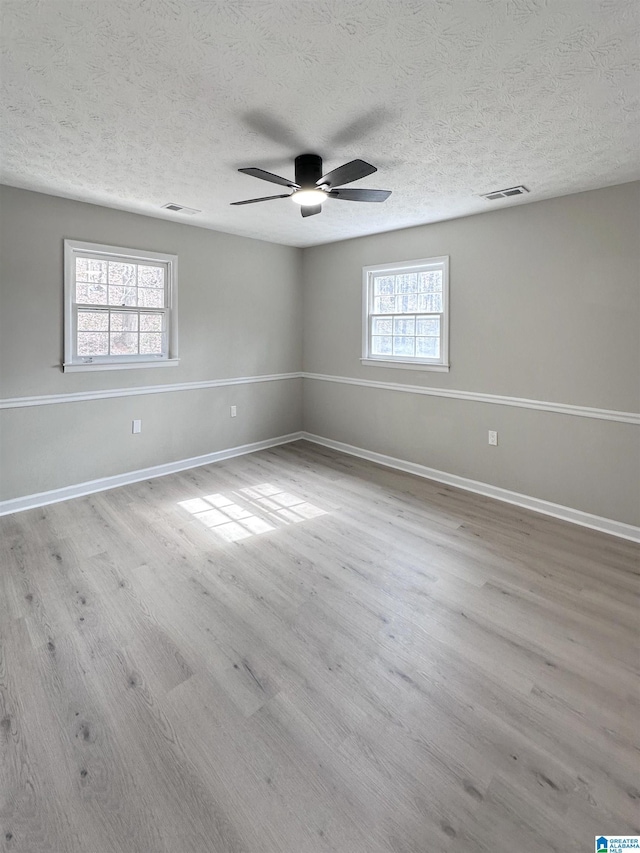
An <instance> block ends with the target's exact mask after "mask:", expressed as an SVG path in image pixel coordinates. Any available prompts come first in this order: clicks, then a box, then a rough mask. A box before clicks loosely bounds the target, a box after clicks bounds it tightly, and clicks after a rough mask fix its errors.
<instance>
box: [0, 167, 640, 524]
mask: <svg viewBox="0 0 640 853" xmlns="http://www.w3.org/2000/svg"><path fill="white" fill-rule="evenodd" d="M0 205H1V209H2V229H1V238H2V244H1V250H2V274H1V276H0V376H1V379H2V389H1V392H0V396H1V397H2V398H10V397H20V396H32V395H33V396H36V395H48V394H68V393H74V392H77V391H92V390H106V389H111V388H128V387H136V386H149V385H156V384H158V385H166V384H173V383H181V382H193V381H200V380H212V379H224V378H233V377H240V376H252V375H256V374H274V373H289V372H297V371H299V370H300V369H302V368H303V366H304V370H306V371H308V372H311V373H319V374H327V375H332V376H342V377H351V378H355V379H364V380H377V381H383V382H391V383H395V384H397V385H400V386H402V385H422V386H426V387H431V388H445V389H455V390H460V391H471V392H480V393H486V394H498V395H505V396H510V397H522V398H528V399H533V400H541V401H547V402H555V403H561V404H573V405H576V406H589V407H596V408H602V409H611V410H620V411H625V412H637V411H638V408H639V407H640V383H639V381H638V375H639V370H638V368H639V367H640V335H639V326H640V304H639V303H640V283H639V271H640V258H639V246H640V240H638V233H639V232H638V227H639V224H640V184H625V185H622V186H618V187H610V188H607V189H603V190H597V191H595V192H589V193H582V194H580V195H574V196H566V197H564V198H559V199H552V200H550V201H544V202H539V203H534V204H527V205H522V206H518V207H513V208H509V209H504V210H497V211H491V212H488V213H486V214H483V215H478V216H473V217H469V218H465V219H458V220H453V221H449V222H443V223H438V224H435V225H428V226H422V227H419V228H412V229H407V230H403V231H396V232H388V233H386V234H380V235H376V236H372V237H365V238H360V239H356V240H350V241H345V242H341V243H334V244H330V245H326V246H320V247H315V248H310V249H305V250H302V251H301V250H298V249H292V248H287V247H283V246H278V245H275V244H271V243H264V242H260V241H256V240H249V239H244V238H241V237H235V236H231V235H227V234H222V233H218V232H214V231H210V230H206V229H200V228H197V227H193V226H192V225H180V224H176V223H173V222H168V221H165V220H161V219H153V218H148V217H143V216H139V215H134V214H128V213H124V212H121V211H116V210H111V209H107V208H101V207H97V206H94V205H87V204H80V203H77V202H73V201H69V200H65V199H59V198H54V197H51V196H45V195H40V194H37V193H30V192H25V191H23V190H17V189H13V188H8V187H4V188H1V189H0ZM65 237H71V238H76V239H79V240H87V241H93V242H98V243H100V242H102V243H110V244H115V245H122V246H131V247H134V248H145V249H150V250H156V251H164V252H175V253H177V254H178V255H179V264H180V300H179V301H180V305H179V310H180V359H181V363H180V365H179V367H177V368H166V369H147V370H129V371H126V370H125V371H105V372H100V373H97V374H88V373H71V374H63V373H62V372H61V369H60V362H61V359H62V347H63V340H62V309H63V301H62V240H63V238H65ZM437 255H449V256H450V258H451V365H452V367H451V371H450V372H449V373H448V374H443V373H435V372H420V371H413V370H411V371H409V370H406V371H405V370H393V369H389V368H378V367H376V368H370V367H363V366H362V365H361V364H360V360H359V359H360V354H361V271H362V267H363V266H364V265H370V264H374V263H385V262H391V261H396V260H407V259H410V258H422V257H431V256H437ZM302 291H304V293H303V292H302ZM303 330H304V336H303V335H302V331H303ZM303 338H304V340H303ZM303 344H304V358H303V356H302V348H303ZM302 385H303V382H302V380H300V379H292V380H283V381H279V382H269V383H264V384H252V385H242V386H233V387H225V388H210V389H203V390H197V391H194V390H189V391H178V392H172V393H162V394H157V395H155V394H154V395H148V396H138V395H136V396H130V397H123V398H117V399H103V400H95V401H87V402H81V403H60V404H56V405H49V406H39V407H24V408H15V409H5V410H2V411H0V431H1V435H0V449H1V456H0V500H6V499H10V498H14V497H20V496H23V495H29V494H33V493H35V492H40V491H45V490H48V489H55V488H60V487H63V486H67V485H73V484H76V483H81V482H83V481H86V480H90V479H94V478H99V477H105V476H110V475H114V474H119V473H124V472H127V471H131V470H135V469H139V468H145V467H148V466H152V465H159V464H163V463H166V462H172V461H176V460H180V459H185V458H190V457H193V456H199V455H202V454H206V453H210V452H213V451H216V450H222V449H224V448H227V447H233V446H237V445H241V444H246V443H249V442H253V441H260V440H263V439H268V438H272V437H276V436H279V435H285V434H288V433H291V432H295V431H297V430H299V429H300V428H302V427H304V428H305V429H306V430H308V431H309V432H311V433H315V434H317V435H321V436H325V437H326V438H332V439H335V440H337V441H343V442H346V443H349V444H352V445H355V446H358V447H362V448H365V449H369V450H372V451H376V452H379V453H385V454H388V455H391V456H395V457H398V458H400V459H404V460H407V461H410V462H416V463H419V464H423V465H426V466H428V467H431V468H435V469H438V470H441V471H445V472H448V473H450V474H457V475H460V476H462V477H468V478H471V479H474V480H479V481H482V482H485V483H490V484H493V485H496V486H501V487H503V488H506V489H511V490H513V491H516V492H520V493H523V494H525V495H530V496H533V497H537V498H541V499H543V500H548V501H552V502H555V503H560V504H564V505H566V506H569V507H573V508H576V509H582V510H584V511H586V512H592V513H595V514H596V515H602V516H604V517H607V518H612V519H616V520H618V521H623V522H627V523H631V524H640V471H639V468H640V449H639V445H638V432H639V431H638V428H637V427H636V426H634V425H630V424H624V423H618V422H614V421H604V420H595V419H591V418H585V417H574V416H571V415H565V414H557V413H553V412H547V411H533V410H528V409H523V408H511V407H505V406H498V405H493V404H488V403H479V402H472V401H467V400H459V399H444V398H438V397H432V396H420V395H415V394H409V393H405V392H403V391H402V390H383V389H380V388H367V387H360V386H347V385H340V384H336V383H332V382H325V381H318V380H312V379H305V380H304V390H303V388H302ZM231 404H236V405H237V406H238V417H237V418H235V419H233V420H232V419H230V418H229V405H231ZM133 418H141V419H142V421H143V431H142V434H141V435H137V436H133V435H131V420H132V419H133ZM488 429H497V430H498V432H499V436H500V439H499V440H500V444H499V446H498V447H497V448H491V447H489V446H488V445H487V430H488Z"/></svg>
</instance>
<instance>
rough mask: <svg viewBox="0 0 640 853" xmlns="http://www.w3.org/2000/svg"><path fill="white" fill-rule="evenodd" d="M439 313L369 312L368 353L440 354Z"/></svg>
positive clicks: (406, 355)
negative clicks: (369, 348)
mask: <svg viewBox="0 0 640 853" xmlns="http://www.w3.org/2000/svg"><path fill="white" fill-rule="evenodd" d="M441 318H442V315H441V314H400V315H398V314H391V315H389V314H371V315H370V319H371V326H370V340H371V355H374V356H382V355H387V356H388V355H393V356H396V357H399V358H422V359H425V358H432V359H439V358H440V346H441V342H440V338H441V333H440V330H441V323H442V319H441Z"/></svg>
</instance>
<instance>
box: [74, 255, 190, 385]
mask: <svg viewBox="0 0 640 853" xmlns="http://www.w3.org/2000/svg"><path fill="white" fill-rule="evenodd" d="M64 255H65V276H64V288H65V348H64V349H65V353H64V355H65V358H64V370H65V372H67V371H74V370H87V371H89V370H115V369H118V368H132V367H165V366H170V365H171V366H172V365H175V364H177V363H178V358H177V356H178V353H177V340H178V334H177V296H178V294H177V289H178V258H177V256H176V255H164V254H160V253H158V252H145V251H139V250H137V249H121V248H118V247H116V246H101V245H97V244H94V243H80V242H78V241H76V240H65V241H64Z"/></svg>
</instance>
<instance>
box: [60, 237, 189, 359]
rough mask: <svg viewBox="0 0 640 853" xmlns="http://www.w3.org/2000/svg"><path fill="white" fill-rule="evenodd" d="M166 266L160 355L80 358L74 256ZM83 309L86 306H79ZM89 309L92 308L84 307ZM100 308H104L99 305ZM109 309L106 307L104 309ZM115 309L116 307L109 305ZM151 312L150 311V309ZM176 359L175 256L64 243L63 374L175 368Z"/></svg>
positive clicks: (90, 244)
mask: <svg viewBox="0 0 640 853" xmlns="http://www.w3.org/2000/svg"><path fill="white" fill-rule="evenodd" d="M79 256H89V257H92V258H95V259H96V260H114V259H117V260H119V261H124V262H127V261H129V262H133V263H137V264H144V262H145V261H148V262H151V263H155V264H157V263H161V264H164V265H166V271H167V274H166V278H165V305H164V308H163V309H162V311H161V312H160V311H159V309H156V310H158V311H159V313H163V314H164V318H165V332H164V334H165V346H164V350H165V351H164V353H163V354H162V355H158V356H153V355H117V356H114V355H111V356H82V355H78V354H77V328H76V325H77V320H76V318H77V312H78V304H77V303H76V301H75V297H76V257H79ZM81 307H85V306H81ZM87 307H91V306H87ZM100 307H101V308H103V307H104V306H100ZM107 307H109V306H107ZM110 307H111V308H117V306H110ZM150 310H153V309H150ZM178 362H179V359H178V256H177V255H168V254H164V253H162V252H149V251H146V250H142V249H127V248H122V247H121V246H105V245H102V244H101V243H86V242H82V241H80V240H65V241H64V363H63V365H62V367H63V370H64V372H65V373H73V372H79V371H86V372H89V371H93V370H131V369H135V368H141V367H175V366H176V365H177V364H178Z"/></svg>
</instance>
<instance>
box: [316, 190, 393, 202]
mask: <svg viewBox="0 0 640 853" xmlns="http://www.w3.org/2000/svg"><path fill="white" fill-rule="evenodd" d="M327 195H328V196H329V198H339V199H342V200H343V201H386V200H387V199H388V198H389V196H390V195H391V190H343V189H339V190H329V192H328V193H327Z"/></svg>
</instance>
